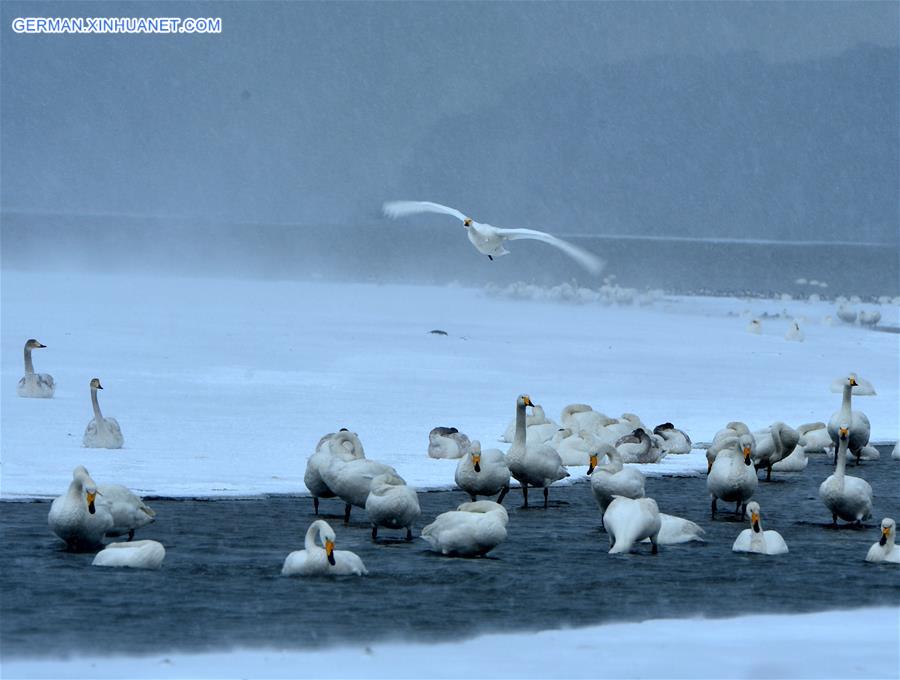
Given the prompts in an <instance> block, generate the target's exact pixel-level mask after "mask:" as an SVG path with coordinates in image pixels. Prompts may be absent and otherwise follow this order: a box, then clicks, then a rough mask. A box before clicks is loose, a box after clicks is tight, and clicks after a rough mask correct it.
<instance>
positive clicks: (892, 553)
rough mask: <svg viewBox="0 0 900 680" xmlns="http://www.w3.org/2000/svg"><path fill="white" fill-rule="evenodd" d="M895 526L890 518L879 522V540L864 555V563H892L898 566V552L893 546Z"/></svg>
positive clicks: (899, 560)
mask: <svg viewBox="0 0 900 680" xmlns="http://www.w3.org/2000/svg"><path fill="white" fill-rule="evenodd" d="M896 536H897V525H896V523H895V522H894V520H892V519H891V518H890V517H885V518H884V519H883V520H881V538H879V539H878V542H877V543H874V544H873V545H872V547H871V548H869V552H868V554H867V555H866V562H892V563H893V564H900V550H897V546H895V545H894V539H895V538H896Z"/></svg>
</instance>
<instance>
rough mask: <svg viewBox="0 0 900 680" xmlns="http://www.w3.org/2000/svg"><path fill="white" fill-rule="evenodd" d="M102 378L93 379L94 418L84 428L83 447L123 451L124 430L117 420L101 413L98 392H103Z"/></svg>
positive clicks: (92, 400) (92, 402) (92, 401)
mask: <svg viewBox="0 0 900 680" xmlns="http://www.w3.org/2000/svg"><path fill="white" fill-rule="evenodd" d="M102 389H103V385H101V384H100V378H92V379H91V404H92V405H93V407H94V417H93V419H92V420H91V422H89V423H88V424H87V427H86V428H84V438H83V439H82V440H81V443H82V445H83V446H86V447H87V448H89V449H121V448H122V445H123V444H124V443H125V438H124V437H123V436H122V428H120V427H119V423H118V421H117V420H116V419H115V418H104V417H103V414H102V413H101V412H100V402H99V401H97V390H102Z"/></svg>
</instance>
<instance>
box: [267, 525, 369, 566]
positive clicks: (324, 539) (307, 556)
mask: <svg viewBox="0 0 900 680" xmlns="http://www.w3.org/2000/svg"><path fill="white" fill-rule="evenodd" d="M316 538H318V539H319V542H320V543H321V544H322V546H319V545H316ZM334 542H335V535H334V529H332V528H331V527H330V526H329V525H328V522H326V521H324V520H321V519H317V520H316V521H315V522H313V523H312V524H310V525H309V529H307V530H306V539H305V540H304V542H303V545H304V547H305V550H295V551H294V552H292V553H291V554H289V555H288V556H287V557H286V558H285V559H284V566H283V567H282V568H281V574H282V575H283V576H365V575H366V574H368V573H369V571H368V570H367V569H366V565H365V564H363V561H362V560H361V559H360V558H359V557H358V556H357V555H356V554H355V553H352V552H350V551H349V550H335V549H334Z"/></svg>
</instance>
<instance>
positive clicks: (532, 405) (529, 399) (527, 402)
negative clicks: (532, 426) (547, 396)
mask: <svg viewBox="0 0 900 680" xmlns="http://www.w3.org/2000/svg"><path fill="white" fill-rule="evenodd" d="M522 401H524V402H525V406H531V407H532V408H533V407H534V402H533V401H531V397H529V396H528V395H527V394H526V395H525V396H524V397H522Z"/></svg>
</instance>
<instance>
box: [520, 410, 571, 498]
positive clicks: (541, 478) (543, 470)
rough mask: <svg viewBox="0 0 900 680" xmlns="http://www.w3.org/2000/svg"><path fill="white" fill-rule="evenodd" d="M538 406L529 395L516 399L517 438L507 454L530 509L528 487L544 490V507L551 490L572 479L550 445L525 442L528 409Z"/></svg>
mask: <svg viewBox="0 0 900 680" xmlns="http://www.w3.org/2000/svg"><path fill="white" fill-rule="evenodd" d="M526 406H534V404H532V402H531V398H530V397H529V396H528V395H527V394H523V395H519V397H518V398H517V399H516V437H515V441H514V442H513V444H512V446H510V447H509V451H508V452H507V453H506V464H507V465H508V466H509V472H510V474H511V475H512V476H513V477H515V478H516V479H517V480H518V481H519V483H521V485H522V498H523V499H524V504H525V507H526V508H527V507H528V487H529V486H535V487H543V489H544V507H545V508H546V507H547V503H548V493H549V491H548V487H549V486H550V485H551V484H553V482H555V481H558V480H560V479H563V478H565V477H568V476H569V473H568V471H567V470H566V469H565V468H564V467H563V464H562V459H561V458H560V457H559V454H558V453H557V452H556V451H554V450H553V448H552V447H550V446H548V445H547V444H537V445H532V444H528V443H527V442H526V439H525V407H526Z"/></svg>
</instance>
